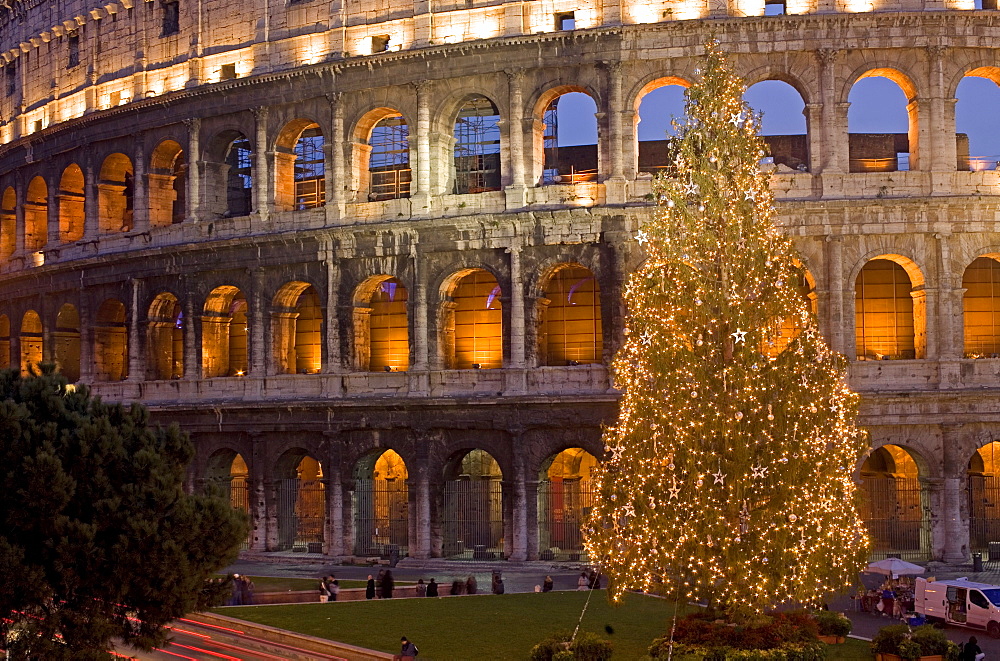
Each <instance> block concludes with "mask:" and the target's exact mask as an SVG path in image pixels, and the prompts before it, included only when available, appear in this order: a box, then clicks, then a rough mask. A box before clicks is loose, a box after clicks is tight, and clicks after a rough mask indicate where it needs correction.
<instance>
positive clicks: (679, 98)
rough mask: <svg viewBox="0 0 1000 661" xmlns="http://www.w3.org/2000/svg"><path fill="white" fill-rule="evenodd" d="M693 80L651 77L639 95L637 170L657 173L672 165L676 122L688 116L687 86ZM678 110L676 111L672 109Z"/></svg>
mask: <svg viewBox="0 0 1000 661" xmlns="http://www.w3.org/2000/svg"><path fill="white" fill-rule="evenodd" d="M690 86H691V83H689V82H688V81H686V80H684V79H683V78H678V77H676V76H666V77H663V78H656V79H655V80H651V81H649V82H648V83H646V84H645V85H643V86H642V88H641V89H640V90H639V93H638V94H637V95H636V97H635V102H634V104H633V109H634V110H635V113H634V114H633V118H632V122H633V124H632V133H633V135H634V136H635V141H636V158H637V163H636V164H635V168H636V171H637V172H647V173H650V174H656V173H657V172H659V171H661V170H663V169H665V168H666V167H667V165H668V164H669V161H670V157H669V156H668V151H669V147H668V146H669V144H670V137H671V136H673V135H674V134H675V132H676V131H675V129H674V125H673V122H674V121H675V120H676V119H682V118H683V117H684V104H685V99H686V96H687V88H688V87H690ZM671 111H676V113H674V112H671Z"/></svg>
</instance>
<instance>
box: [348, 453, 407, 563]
mask: <svg viewBox="0 0 1000 661" xmlns="http://www.w3.org/2000/svg"><path fill="white" fill-rule="evenodd" d="M354 474H355V480H354V554H355V555H360V556H373V555H377V556H382V557H385V558H389V557H391V556H392V555H393V553H396V554H397V555H398V556H400V557H401V556H405V555H406V554H407V551H408V546H409V534H408V528H409V513H408V511H407V510H408V505H409V489H408V487H407V484H406V480H407V478H408V477H409V475H408V472H407V470H406V463H405V462H404V461H403V458H402V457H400V456H399V454H398V453H397V452H396V451H395V450H386V451H384V452H382V453H381V454H371V455H368V456H367V457H365V458H364V459H362V460H361V461H360V462H358V465H357V468H355V471H354Z"/></svg>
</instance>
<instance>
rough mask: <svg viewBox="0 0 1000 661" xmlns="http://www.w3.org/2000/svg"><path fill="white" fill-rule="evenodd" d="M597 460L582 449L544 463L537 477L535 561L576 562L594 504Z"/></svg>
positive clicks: (580, 554) (564, 452)
mask: <svg viewBox="0 0 1000 661" xmlns="http://www.w3.org/2000/svg"><path fill="white" fill-rule="evenodd" d="M596 467H597V459H595V458H594V455H592V454H590V453H589V452H587V451H586V450H584V449H582V448H569V449H566V450H563V451H562V452H560V453H559V454H557V455H555V456H554V457H551V458H550V459H549V460H548V461H547V462H545V465H544V467H543V468H542V470H541V473H540V475H539V476H538V557H539V559H540V560H545V561H551V560H560V561H564V562H565V561H570V562H576V561H579V560H580V558H581V556H582V555H583V554H584V553H585V552H584V550H583V530H582V528H583V524H584V522H585V521H586V520H587V516H588V515H589V513H590V509H591V508H592V507H593V506H594V505H595V504H596V500H597V493H596V491H595V490H594V488H593V484H592V482H591V479H590V477H591V472H592V471H593V470H594V469H595V468H596Z"/></svg>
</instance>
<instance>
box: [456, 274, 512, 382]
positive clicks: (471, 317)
mask: <svg viewBox="0 0 1000 661" xmlns="http://www.w3.org/2000/svg"><path fill="white" fill-rule="evenodd" d="M448 295H449V296H450V298H451V302H450V304H447V305H444V306H442V320H441V329H442V331H443V332H442V333H441V335H442V342H443V343H444V345H443V346H442V354H443V355H444V356H445V357H446V360H448V359H450V360H448V362H449V364H450V365H451V366H452V367H453V368H454V369H496V368H499V367H502V366H503V332H502V326H503V313H502V310H501V301H500V298H501V292H500V285H499V284H497V281H496V278H494V277H493V275H492V274H490V273H489V272H488V271H484V270H482V269H471V270H469V271H465V272H463V273H462V274H460V275H459V276H457V277H456V278H454V279H453V280H452V284H451V287H450V288H449V290H448ZM449 341H451V342H452V343H453V344H452V345H451V346H448V345H447V343H448V342H449Z"/></svg>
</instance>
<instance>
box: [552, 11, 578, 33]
mask: <svg viewBox="0 0 1000 661" xmlns="http://www.w3.org/2000/svg"><path fill="white" fill-rule="evenodd" d="M575 29H576V16H575V15H574V12H571V11H564V12H560V13H558V14H556V30H575Z"/></svg>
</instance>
